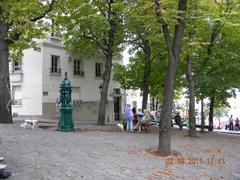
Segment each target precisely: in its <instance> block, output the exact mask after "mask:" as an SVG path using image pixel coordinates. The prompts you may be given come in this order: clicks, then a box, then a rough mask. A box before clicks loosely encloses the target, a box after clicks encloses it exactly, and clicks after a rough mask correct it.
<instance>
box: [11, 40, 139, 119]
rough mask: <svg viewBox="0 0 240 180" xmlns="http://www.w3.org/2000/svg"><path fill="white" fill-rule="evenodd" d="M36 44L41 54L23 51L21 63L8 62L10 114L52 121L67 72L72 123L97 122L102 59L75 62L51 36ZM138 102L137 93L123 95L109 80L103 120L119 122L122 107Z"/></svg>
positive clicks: (116, 60)
mask: <svg viewBox="0 0 240 180" xmlns="http://www.w3.org/2000/svg"><path fill="white" fill-rule="evenodd" d="M37 43H38V47H39V49H40V51H34V50H33V49H27V50H24V52H23V54H24V56H23V57H22V59H21V61H12V62H11V63H10V81H11V93H12V112H13V115H19V116H39V117H42V118H50V119H55V118H56V101H57V98H59V95H60V94H59V86H60V83H61V81H62V80H63V78H64V74H65V72H67V73H68V79H69V80H70V81H71V84H72V100H73V119H74V121H97V116H98V109H99V101H100V90H101V89H100V87H101V83H102V82H103V79H102V75H103V72H104V65H105V58H104V56H103V55H100V54H99V55H95V56H94V57H92V58H90V59H88V60H86V59H74V57H71V56H69V55H68V53H67V52H66V51H65V49H64V46H63V44H62V43H61V41H60V40H58V39H56V38H53V37H52V38H50V39H43V40H37ZM113 63H120V64H122V57H121V56H119V57H115V58H114V60H113ZM112 74H113V73H112ZM139 94H140V93H138V95H139ZM136 99H138V100H136ZM139 99H142V98H141V97H137V96H136V94H134V95H133V96H132V94H131V93H129V94H127V93H124V91H123V90H122V89H121V88H120V85H119V83H118V82H117V81H114V80H112V79H111V81H110V84H109V90H108V104H107V109H106V121H114V120H119V119H120V118H121V114H122V112H123V109H124V106H125V104H126V103H130V104H132V105H134V103H135V102H136V101H139ZM138 106H141V105H140V104H139V102H138Z"/></svg>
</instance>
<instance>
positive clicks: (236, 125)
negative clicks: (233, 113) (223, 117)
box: [235, 118, 239, 131]
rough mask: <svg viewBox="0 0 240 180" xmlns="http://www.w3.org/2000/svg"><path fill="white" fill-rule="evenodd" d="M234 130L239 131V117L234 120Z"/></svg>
mask: <svg viewBox="0 0 240 180" xmlns="http://www.w3.org/2000/svg"><path fill="white" fill-rule="evenodd" d="M235 131H239V119H238V118H237V119H236V120H235Z"/></svg>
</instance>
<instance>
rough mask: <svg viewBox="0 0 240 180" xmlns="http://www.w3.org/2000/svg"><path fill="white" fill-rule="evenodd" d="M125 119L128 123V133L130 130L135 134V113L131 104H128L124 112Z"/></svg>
mask: <svg viewBox="0 0 240 180" xmlns="http://www.w3.org/2000/svg"><path fill="white" fill-rule="evenodd" d="M124 117H125V120H126V121H127V131H128V130H130V132H133V112H132V109H131V105H130V104H127V106H126V108H125V110H124Z"/></svg>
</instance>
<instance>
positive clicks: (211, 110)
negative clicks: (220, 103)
mask: <svg viewBox="0 0 240 180" xmlns="http://www.w3.org/2000/svg"><path fill="white" fill-rule="evenodd" d="M214 105H215V96H213V97H211V98H210V107H209V128H208V130H209V131H213V111H214Z"/></svg>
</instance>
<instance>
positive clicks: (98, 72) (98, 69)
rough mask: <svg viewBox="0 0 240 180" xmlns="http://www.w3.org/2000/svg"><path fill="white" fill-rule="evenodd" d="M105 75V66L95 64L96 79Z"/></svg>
mask: <svg viewBox="0 0 240 180" xmlns="http://www.w3.org/2000/svg"><path fill="white" fill-rule="evenodd" d="M102 74H103V64H102V63H96V64H95V75H96V77H102Z"/></svg>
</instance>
